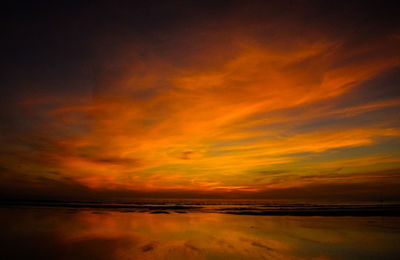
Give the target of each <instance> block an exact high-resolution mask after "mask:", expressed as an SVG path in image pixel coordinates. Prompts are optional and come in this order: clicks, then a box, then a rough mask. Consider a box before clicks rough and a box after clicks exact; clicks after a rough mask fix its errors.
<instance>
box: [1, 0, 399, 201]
mask: <svg viewBox="0 0 400 260" xmlns="http://www.w3.org/2000/svg"><path fill="white" fill-rule="evenodd" d="M135 2H136V3H135ZM143 2H146V1H143ZM250 2H251V3H250ZM266 2H267V1H213V2H212V1H210V2H207V1H193V2H191V1H159V2H157V1H148V3H146V4H145V3H140V4H138V2H137V1H131V2H129V1H126V2H118V1H117V3H114V4H112V5H111V4H107V3H106V2H104V3H96V4H94V3H91V4H89V3H86V4H83V3H79V4H76V5H74V4H71V3H67V2H66V3H65V4H61V3H57V4H49V3H45V2H39V3H36V2H32V3H31V4H20V5H12V6H7V7H6V8H5V10H3V11H2V12H3V14H2V16H3V19H2V24H3V25H2V38H3V40H2V42H1V48H2V53H3V54H2V58H1V68H2V69H1V78H0V108H1V110H0V144H1V146H0V195H1V197H6V198H24V199H32V198H40V199H44V198H46V199H115V198H124V199H129V198H139V197H140V198H142V197H143V198H147V197H154V198H263V199H272V200H274V199H298V200H303V199H316V200H317V199H332V200H346V201H347V200H400V138H399V137H400V27H399V25H400V23H399V18H398V12H397V11H396V10H398V9H396V8H395V7H394V6H390V4H389V1H331V2H332V3H330V1H276V2H275V3H266Z"/></svg>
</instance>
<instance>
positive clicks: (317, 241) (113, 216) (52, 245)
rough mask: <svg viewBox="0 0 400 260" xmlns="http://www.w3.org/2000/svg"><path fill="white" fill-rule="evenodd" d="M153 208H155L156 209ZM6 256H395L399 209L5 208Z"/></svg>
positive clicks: (3, 240) (3, 237)
mask: <svg viewBox="0 0 400 260" xmlns="http://www.w3.org/2000/svg"><path fill="white" fill-rule="evenodd" d="M153 213H155V212H153ZM0 220H1V224H0V228H1V230H2V233H1V236H0V240H1V241H0V242H1V248H2V251H1V253H2V258H3V259H36V258H37V259H396V256H398V255H399V253H400V247H399V241H400V219H399V218H397V217H365V218H360V217H298V216H297V217H294V216H291V217H289V216H245V215H226V214H216V213H187V214H181V213H177V212H171V213H170V214H162V212H159V214H150V213H148V212H143V213H140V212H118V211H109V210H96V211H94V210H87V209H78V210H77V209H75V210H72V209H54V208H22V207H21V208H2V209H0Z"/></svg>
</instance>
